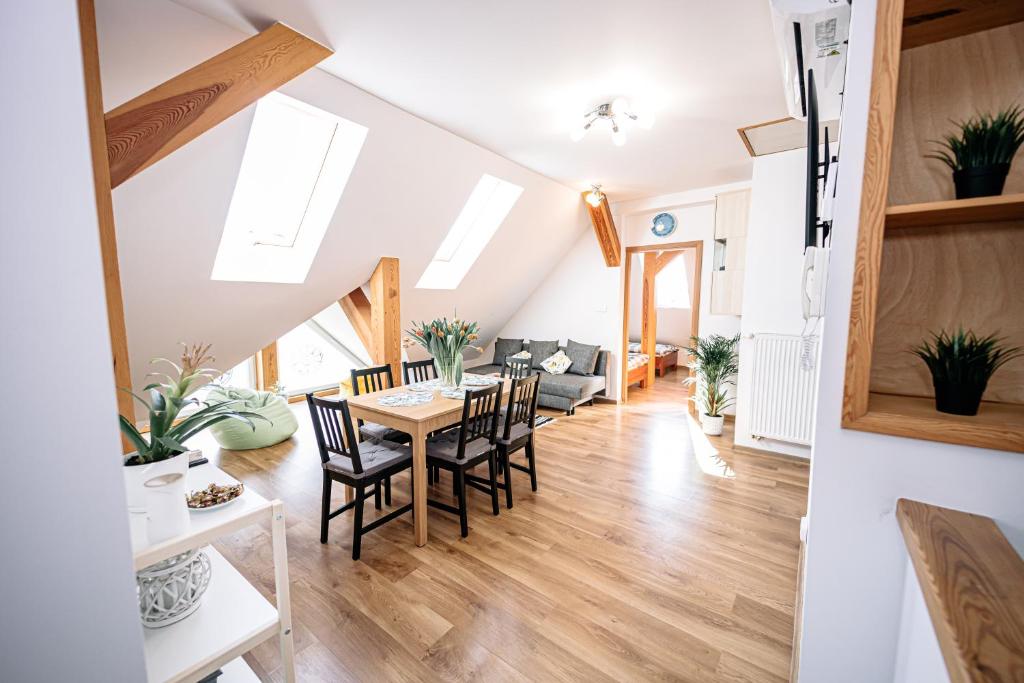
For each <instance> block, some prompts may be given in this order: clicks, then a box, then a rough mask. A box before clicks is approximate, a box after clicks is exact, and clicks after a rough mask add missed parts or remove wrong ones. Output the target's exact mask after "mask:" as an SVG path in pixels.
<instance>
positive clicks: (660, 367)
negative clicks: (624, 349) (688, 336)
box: [629, 342, 679, 377]
mask: <svg viewBox="0 0 1024 683" xmlns="http://www.w3.org/2000/svg"><path fill="white" fill-rule="evenodd" d="M642 351H643V349H642V348H641V346H640V342H629V353H630V355H632V354H634V353H637V354H641V355H643V354H642ZM644 357H645V358H646V356H644ZM678 365H679V347H678V346H676V345H675V344H657V343H656V344H655V345H654V374H656V375H657V376H658V377H664V376H665V373H666V372H668V371H669V370H670V369H672V368H675V367H677V366H678Z"/></svg>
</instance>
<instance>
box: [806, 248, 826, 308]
mask: <svg viewBox="0 0 1024 683" xmlns="http://www.w3.org/2000/svg"><path fill="white" fill-rule="evenodd" d="M828 253H829V249H828V248H827V247H807V250H806V251H805V252H804V277H803V285H802V286H801V292H800V295H801V302H802V303H803V309H804V320H810V319H811V318H823V317H824V316H825V283H826V282H827V281H828Z"/></svg>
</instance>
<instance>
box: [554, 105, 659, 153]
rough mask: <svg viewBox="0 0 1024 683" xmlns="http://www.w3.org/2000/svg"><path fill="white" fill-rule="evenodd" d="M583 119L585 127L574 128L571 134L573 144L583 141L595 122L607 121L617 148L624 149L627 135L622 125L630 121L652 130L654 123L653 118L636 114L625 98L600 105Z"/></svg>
mask: <svg viewBox="0 0 1024 683" xmlns="http://www.w3.org/2000/svg"><path fill="white" fill-rule="evenodd" d="M583 119H584V123H583V125H582V126H579V127H577V128H574V129H573V130H572V131H571V132H570V133H569V137H570V138H571V139H572V141H573V142H579V141H580V140H582V139H583V138H584V137H585V136H586V134H587V132H588V131H589V130H590V128H591V127H592V126H593V125H594V123H595V122H597V121H606V122H607V123H608V124H609V125H610V126H611V129H612V142H613V143H615V145H616V146H617V147H622V146H623V145H624V144H626V133H625V131H624V130H623V129H622V126H621V125H620V124H621V123H623V122H625V121H630V122H632V123H636V124H637V125H638V126H640V127H641V128H650V127H651V125H653V123H654V119H653V118H652V117H650V116H641V115H639V114H637V113H636V112H634V111H633V110H632V107H630V104H629V101H628V100H627V99H626V98H624V97H616V98H615V99H614V100H612V101H611V102H606V103H604V104H602V105H599V106H598V107H597V108H595V109H593V110H591V111H589V112H587V113H586V114H584V115H583Z"/></svg>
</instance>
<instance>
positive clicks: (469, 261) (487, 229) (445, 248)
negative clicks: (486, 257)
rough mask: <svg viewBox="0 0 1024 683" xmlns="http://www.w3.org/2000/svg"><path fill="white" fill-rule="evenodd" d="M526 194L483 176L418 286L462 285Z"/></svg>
mask: <svg viewBox="0 0 1024 683" xmlns="http://www.w3.org/2000/svg"><path fill="white" fill-rule="evenodd" d="M522 193H523V188H521V187H519V186H518V185H513V184H512V183H509V182H505V181H504V180H501V179H500V178H495V177H494V176H491V175H487V174H486V173H485V174H484V175H483V176H481V178H480V180H479V181H478V182H477V184H476V187H475V188H473V192H472V193H471V194H470V195H469V199H468V200H467V201H466V205H465V206H463V207H462V211H461V212H460V213H459V217H458V218H456V219H455V222H454V223H453V224H452V227H451V229H449V230H448V234H447V235H446V236H445V238H444V241H442V242H441V246H439V247H438V248H437V253H436V254H434V259H433V260H432V261H431V262H430V264H429V265H428V266H427V269H426V270H424V271H423V275H422V276H420V281H419V282H417V283H416V287H417V288H418V289H455V288H456V287H458V286H459V283H460V282H462V278H464V277H465V276H466V273H468V272H469V269H470V268H471V267H472V265H473V263H475V262H476V260H477V258H478V257H479V256H480V253H481V252H482V251H483V250H484V247H486V246H487V243H488V242H490V241H491V237H493V236H494V233H495V232H497V231H498V228H499V227H500V226H501V223H502V221H504V220H505V216H507V215H508V212H509V211H511V210H512V207H513V206H515V203H516V201H518V200H519V195H521V194H522Z"/></svg>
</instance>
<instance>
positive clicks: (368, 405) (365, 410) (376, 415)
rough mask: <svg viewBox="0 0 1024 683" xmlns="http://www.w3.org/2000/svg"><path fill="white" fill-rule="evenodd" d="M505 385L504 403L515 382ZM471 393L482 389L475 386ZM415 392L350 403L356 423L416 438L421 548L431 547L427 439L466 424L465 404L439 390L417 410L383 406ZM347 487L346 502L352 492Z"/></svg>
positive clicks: (415, 498)
mask: <svg viewBox="0 0 1024 683" xmlns="http://www.w3.org/2000/svg"><path fill="white" fill-rule="evenodd" d="M493 379H494V380H497V381H499V382H501V385H502V388H501V396H502V400H503V401H504V400H505V399H506V398H507V397H508V394H509V391H510V389H511V385H512V380H510V379H507V378H499V377H495V378H493ZM468 388H469V389H479V388H481V387H479V386H471V387H468ZM409 391H412V389H410V388H409V387H407V386H399V387H394V388H391V389H384V390H381V391H373V392H370V393H365V394H360V395H359V396H351V397H349V399H348V408H349V412H350V413H351V415H352V418H353V419H360V420H363V421H365V422H376V423H377V424H381V425H385V426H387V427H390V428H391V429H397V430H398V431H400V432H405V433H406V434H408V435H409V436H410V437H411V438H412V444H411V445H412V503H413V528H414V538H415V542H416V545H417V546H423V545H426V543H427V437H428V436H429V435H430V434H432V433H433V432H436V431H437V430H439V429H443V428H445V427H450V426H451V425H454V424H457V423H459V422H460V421H461V420H462V408H463V405H464V403H465V402H464V401H463V400H460V399H454V398H446V397H444V396H442V395H441V392H440V391H439V390H436V389H435V390H434V391H433V399H432V400H430V401H429V402H427V403H423V404H420V405H413V406H390V405H382V404H381V403H380V399H381V397H383V396H387V395H391V394H401V393H406V392H409ZM347 489H348V487H346V494H345V495H346V499H348V498H349V496H350V495H351V492H350V491H349V490H347Z"/></svg>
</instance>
